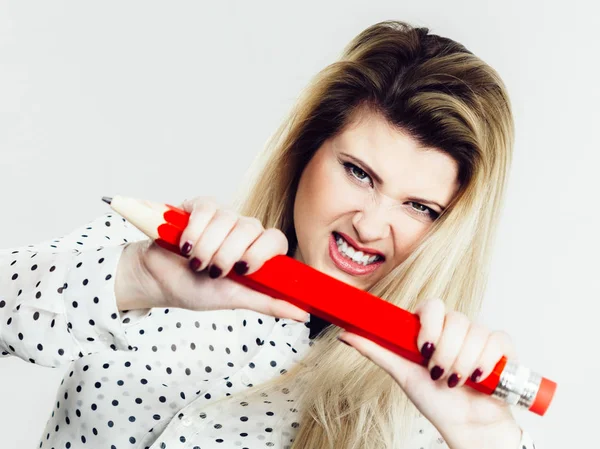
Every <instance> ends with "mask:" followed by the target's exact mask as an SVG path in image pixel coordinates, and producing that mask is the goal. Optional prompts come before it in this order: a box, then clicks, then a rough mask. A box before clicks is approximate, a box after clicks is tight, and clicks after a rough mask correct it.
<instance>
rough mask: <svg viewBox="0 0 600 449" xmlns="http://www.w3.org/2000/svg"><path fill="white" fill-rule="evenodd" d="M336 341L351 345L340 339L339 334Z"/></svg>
mask: <svg viewBox="0 0 600 449" xmlns="http://www.w3.org/2000/svg"><path fill="white" fill-rule="evenodd" d="M337 339H338V341H341V342H342V343H344V344H345V345H346V346H352V345H351V344H350V343H346V342H345V341H344V340H342V339H341V338H340V337H339V336H338V337H337Z"/></svg>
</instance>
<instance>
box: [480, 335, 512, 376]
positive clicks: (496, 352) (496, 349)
mask: <svg viewBox="0 0 600 449" xmlns="http://www.w3.org/2000/svg"><path fill="white" fill-rule="evenodd" d="M503 355H504V356H506V358H508V359H512V360H514V359H516V358H517V353H516V349H515V347H514V345H513V343H512V339H511V338H510V336H509V335H508V334H507V333H506V332H503V331H494V332H492V333H491V334H490V336H489V337H488V339H487V341H486V344H485V347H484V349H483V352H482V353H481V356H480V358H479V363H478V364H477V366H478V369H479V370H480V372H481V375H480V376H479V378H478V379H477V378H476V377H475V376H473V375H472V378H471V380H472V381H473V382H479V381H481V380H483V379H485V378H486V377H488V376H489V375H490V374H491V372H492V370H493V369H494V367H495V366H496V364H497V363H498V362H499V361H500V359H501V358H502V356H503ZM473 374H475V372H474V373H473Z"/></svg>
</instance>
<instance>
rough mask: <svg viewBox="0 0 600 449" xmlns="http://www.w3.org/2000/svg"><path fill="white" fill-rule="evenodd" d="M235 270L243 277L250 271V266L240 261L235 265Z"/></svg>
mask: <svg viewBox="0 0 600 449" xmlns="http://www.w3.org/2000/svg"><path fill="white" fill-rule="evenodd" d="M233 270H234V271H235V272H236V273H237V274H239V275H240V276H241V275H242V274H246V272H247V271H248V264H247V263H246V262H244V261H243V260H240V261H239V262H236V263H235V265H234V266H233Z"/></svg>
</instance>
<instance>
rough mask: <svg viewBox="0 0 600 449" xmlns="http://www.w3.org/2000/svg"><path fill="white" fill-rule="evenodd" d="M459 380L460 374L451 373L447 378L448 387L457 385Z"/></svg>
mask: <svg viewBox="0 0 600 449" xmlns="http://www.w3.org/2000/svg"><path fill="white" fill-rule="evenodd" d="M459 380H460V374H456V373H452V374H451V375H450V377H449V378H448V386H449V387H450V388H454V387H456V386H457V385H458V381H459Z"/></svg>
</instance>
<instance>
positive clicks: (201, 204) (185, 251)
mask: <svg viewBox="0 0 600 449" xmlns="http://www.w3.org/2000/svg"><path fill="white" fill-rule="evenodd" d="M182 207H183V209H184V210H185V211H187V212H190V218H189V221H188V224H187V226H186V228H185V229H184V230H183V232H182V233H181V238H180V240H179V246H180V252H181V255H182V256H187V257H190V256H191V252H192V249H193V247H194V246H195V244H196V242H197V241H198V239H199V238H200V236H201V235H202V233H203V232H204V230H205V229H206V227H207V226H208V223H210V221H211V220H212V218H213V217H214V215H215V213H216V212H217V210H218V206H217V204H216V203H215V202H214V201H212V200H210V199H205V198H195V199H193V200H185V201H184V202H183V203H182ZM186 243H187V245H186Z"/></svg>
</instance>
